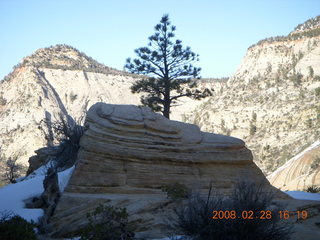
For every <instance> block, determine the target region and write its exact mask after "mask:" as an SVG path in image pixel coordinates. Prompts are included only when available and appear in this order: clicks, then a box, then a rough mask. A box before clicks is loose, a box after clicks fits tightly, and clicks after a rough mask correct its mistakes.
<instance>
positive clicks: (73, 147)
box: [39, 114, 84, 168]
mask: <svg viewBox="0 0 320 240" xmlns="http://www.w3.org/2000/svg"><path fill="white" fill-rule="evenodd" d="M82 119H83V118H81V119H79V120H74V119H73V118H71V117H70V116H66V117H64V116H63V115H62V114H60V115H59V119H58V120H56V121H55V122H51V121H49V120H48V119H45V120H43V123H44V124H45V127H39V128H40V129H41V130H42V131H43V132H44V134H45V138H46V139H47V140H48V141H49V142H56V143H57V144H58V148H59V149H60V151H57V155H56V156H55V159H54V161H55V162H56V167H58V168H66V167H71V166H72V165H73V164H74V162H75V161H76V158H77V154H78V150H79V148H80V138H81V136H82V135H83V132H84V128H83V126H82ZM48 145H49V146H50V144H48ZM50 147H53V148H54V146H50Z"/></svg>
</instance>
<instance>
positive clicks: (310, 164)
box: [268, 141, 320, 191]
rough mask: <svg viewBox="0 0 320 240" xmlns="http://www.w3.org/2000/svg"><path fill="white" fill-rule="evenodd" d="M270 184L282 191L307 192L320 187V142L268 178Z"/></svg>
mask: <svg viewBox="0 0 320 240" xmlns="http://www.w3.org/2000/svg"><path fill="white" fill-rule="evenodd" d="M268 179H269V181H270V183H271V184H272V185H273V186H275V187H277V188H280V189H281V190H302V191H304V190H306V189H307V188H308V187H311V186H317V187H319V186H320V141H316V142H315V143H313V144H312V145H311V146H310V147H308V148H306V149H305V150H304V151H303V152H301V153H300V154H298V155H297V156H295V157H293V158H292V159H290V160H289V161H288V162H286V164H284V165H283V166H281V167H280V168H279V169H277V170H276V171H275V172H273V173H272V174H270V175H269V176H268Z"/></svg>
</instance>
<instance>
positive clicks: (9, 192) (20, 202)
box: [0, 166, 75, 222]
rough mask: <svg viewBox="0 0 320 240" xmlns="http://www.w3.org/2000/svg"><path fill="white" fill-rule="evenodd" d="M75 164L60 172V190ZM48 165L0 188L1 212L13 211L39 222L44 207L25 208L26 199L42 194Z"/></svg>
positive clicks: (62, 188) (65, 184)
mask: <svg viewBox="0 0 320 240" xmlns="http://www.w3.org/2000/svg"><path fill="white" fill-rule="evenodd" d="M74 168H75V167H74V166H72V167H71V168H68V169H66V170H65V171H63V172H59V173H58V181H59V188H60V191H61V192H63V191H64V189H65V187H66V186H67V184H68V182H69V179H70V177H71V175H72V173H73V170H74ZM45 169H46V166H42V167H40V168H39V169H37V170H36V171H35V172H34V173H33V174H31V176H30V177H29V176H28V177H26V178H25V179H24V180H22V181H20V182H17V183H15V184H9V185H6V186H4V187H2V188H0V214H1V212H11V213H12V214H16V215H19V216H21V217H22V218H24V219H26V220H27V221H29V222H31V221H34V222H38V220H39V218H40V217H41V216H43V210H42V209H27V208H25V203H24V200H26V199H29V198H32V197H37V196H40V195H41V194H42V192H43V191H44V189H43V180H44V178H45V173H46V171H45Z"/></svg>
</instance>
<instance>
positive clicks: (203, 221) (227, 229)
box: [168, 182, 292, 240]
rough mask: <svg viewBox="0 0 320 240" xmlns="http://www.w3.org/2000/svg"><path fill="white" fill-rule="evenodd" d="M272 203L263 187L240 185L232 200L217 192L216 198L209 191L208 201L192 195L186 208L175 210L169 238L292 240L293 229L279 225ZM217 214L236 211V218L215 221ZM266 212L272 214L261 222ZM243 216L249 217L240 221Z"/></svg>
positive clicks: (270, 197) (281, 223)
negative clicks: (179, 236)
mask: <svg viewBox="0 0 320 240" xmlns="http://www.w3.org/2000/svg"><path fill="white" fill-rule="evenodd" d="M272 199H273V194H272V193H271V192H264V191H263V188H262V185H261V184H260V185H255V184H254V183H247V182H241V183H239V184H237V185H236V186H235V188H234V191H233V193H232V194H231V196H229V197H225V196H222V195H219V194H218V193H217V192H216V193H215V194H213V192H212V189H210V190H209V193H208V195H207V196H206V198H203V197H201V196H200V195H199V194H196V195H193V196H192V197H190V198H189V199H188V202H187V204H186V205H184V206H179V207H178V208H176V209H174V215H173V217H171V218H169V222H168V227H169V229H170V234H172V235H179V234H180V235H183V238H182V239H193V240H211V239H224V240H242V239H247V240H251V239H252V240H259V239H274V240H277V239H279V240H280V239H281V240H283V239H290V235H291V233H292V232H291V229H292V227H291V225H289V224H288V223H284V222H279V218H278V215H277V214H278V210H280V208H279V209H277V208H274V209H272V208H271V207H270V206H271V202H272ZM215 211H218V212H219V211H223V212H224V213H226V211H229V213H230V212H231V211H235V213H236V215H235V217H234V219H231V218H228V219H227V218H219V217H218V219H213V218H214V217H215V216H216V214H215ZM250 211H252V212H250ZM266 211H270V212H269V213H268V216H271V217H270V219H266V218H265V219H260V217H262V215H263V214H262V213H263V212H264V213H266ZM223 212H222V213H223ZM242 213H249V214H247V215H245V214H244V215H243V216H244V217H241V216H242ZM251 213H254V218H252V219H248V217H249V216H250V214H251ZM245 216H247V219H245V218H246V217H245ZM256 216H257V217H258V218H256Z"/></svg>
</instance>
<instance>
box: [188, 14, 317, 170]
mask: <svg viewBox="0 0 320 240" xmlns="http://www.w3.org/2000/svg"><path fill="white" fill-rule="evenodd" d="M319 23H320V16H318V17H316V18H314V19H312V20H308V21H307V22H306V23H304V24H301V25H299V26H298V27H297V28H296V29H295V30H294V31H293V32H291V33H290V34H289V35H288V36H282V37H272V38H268V39H265V40H262V41H260V42H258V43H257V44H255V45H253V46H251V47H249V49H248V51H247V54H246V56H245V57H244V59H243V61H242V62H241V64H240V67H239V68H238V70H237V71H236V73H235V74H234V76H233V77H231V78H230V79H229V80H228V82H227V83H226V84H225V85H223V86H222V87H221V89H220V91H215V95H214V96H213V97H211V98H210V99H208V100H206V101H205V102H204V103H203V104H202V105H201V106H200V107H198V108H197V109H196V110H195V111H194V112H193V113H191V114H189V115H188V114H187V115H186V116H185V119H186V121H188V122H193V123H196V124H198V125H199V126H200V127H201V128H202V130H204V131H212V132H216V133H222V134H229V135H232V136H236V137H239V138H242V139H244V140H245V141H246V143H247V145H248V147H249V148H250V149H252V150H253V153H254V155H255V161H256V163H257V164H258V165H259V166H260V167H261V168H262V169H263V170H264V171H265V172H266V173H270V172H272V171H273V170H275V169H276V168H277V167H279V166H281V165H282V164H284V163H285V162H286V161H287V160H289V159H290V158H291V157H292V156H294V155H296V154H297V153H299V152H300V151H302V150H303V149H304V148H306V147H307V146H308V145H310V144H311V143H313V142H314V141H315V140H317V139H318V138H319V136H320V129H319V126H320V103H319V102H320V101H319V100H320V64H319V63H320V27H319Z"/></svg>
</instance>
